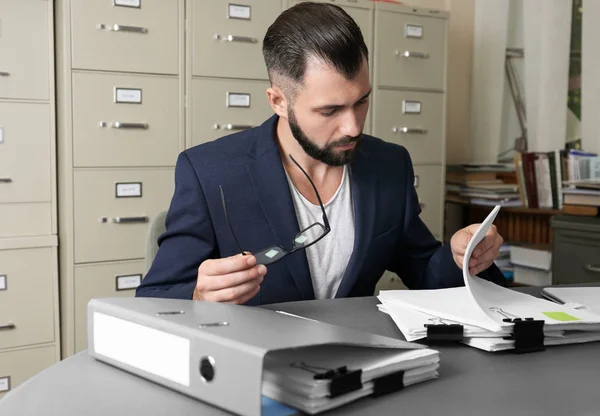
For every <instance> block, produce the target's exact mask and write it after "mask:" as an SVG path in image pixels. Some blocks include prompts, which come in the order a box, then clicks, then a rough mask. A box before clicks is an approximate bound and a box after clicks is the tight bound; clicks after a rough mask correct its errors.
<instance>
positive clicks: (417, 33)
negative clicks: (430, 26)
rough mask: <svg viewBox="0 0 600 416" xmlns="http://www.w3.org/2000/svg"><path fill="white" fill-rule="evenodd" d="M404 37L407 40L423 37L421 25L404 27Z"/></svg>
mask: <svg viewBox="0 0 600 416" xmlns="http://www.w3.org/2000/svg"><path fill="white" fill-rule="evenodd" d="M404 35H405V36H406V37H407V38H418V39H421V38H422V37H423V26H421V25H409V24H407V25H406V26H404Z"/></svg>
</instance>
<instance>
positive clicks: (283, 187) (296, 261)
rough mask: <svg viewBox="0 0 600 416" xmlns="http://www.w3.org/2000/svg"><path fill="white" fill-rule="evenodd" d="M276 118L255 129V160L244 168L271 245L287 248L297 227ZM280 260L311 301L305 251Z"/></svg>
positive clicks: (305, 298) (303, 297)
mask: <svg viewBox="0 0 600 416" xmlns="http://www.w3.org/2000/svg"><path fill="white" fill-rule="evenodd" d="M277 119H278V117H277V116H273V117H271V118H270V119H269V120H267V121H266V122H265V123H264V124H263V125H262V126H260V128H259V129H257V134H255V135H254V137H253V138H252V140H251V143H250V148H249V151H248V153H249V154H250V156H252V157H253V159H254V160H253V161H252V162H250V163H248V164H247V165H246V169H247V171H248V175H249V177H250V180H251V182H252V186H253V187H254V191H255V193H256V195H257V196H258V200H259V203H260V206H261V208H262V210H263V212H264V214H265V218H266V220H267V223H268V224H269V228H270V231H271V234H272V235H273V243H272V244H273V245H280V246H282V247H284V248H286V249H289V248H291V245H292V241H293V238H294V236H295V235H296V234H298V233H299V232H300V228H299V226H298V219H297V218H296V211H295V209H294V204H293V202H292V195H291V193H290V188H289V185H288V182H287V178H286V174H285V171H284V168H283V164H282V162H281V156H280V154H279V149H278V147H277V144H276V141H275V128H276V125H277ZM281 261H282V262H285V264H286V265H287V267H288V269H289V271H290V274H291V275H292V277H293V279H294V282H295V284H296V287H297V289H298V291H299V292H300V295H301V297H302V299H303V300H310V299H314V297H315V295H314V291H313V286H312V279H311V276H310V269H309V268H308V261H307V259H306V252H305V250H299V251H297V252H295V253H293V254H290V255H288V256H286V257H285V258H284V259H282V260H281Z"/></svg>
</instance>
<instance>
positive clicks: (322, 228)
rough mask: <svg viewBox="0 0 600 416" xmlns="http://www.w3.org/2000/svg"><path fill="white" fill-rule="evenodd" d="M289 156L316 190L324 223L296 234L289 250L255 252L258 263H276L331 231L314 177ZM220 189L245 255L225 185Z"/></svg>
mask: <svg viewBox="0 0 600 416" xmlns="http://www.w3.org/2000/svg"><path fill="white" fill-rule="evenodd" d="M289 156H290V159H292V162H294V164H295V165H296V166H298V168H299V169H300V170H301V171H302V173H304V175H305V176H306V178H307V179H308V181H309V182H310V184H311V185H312V187H313V189H314V190H315V194H316V195H317V200H318V201H319V205H320V206H321V211H322V212H323V223H320V222H315V223H314V224H312V225H310V226H308V227H306V228H305V229H304V230H302V231H300V232H299V233H298V234H296V236H295V237H294V239H293V240H292V248H291V249H290V250H287V249H285V248H283V247H281V246H278V245H273V246H268V247H265V248H263V249H262V250H259V251H258V252H257V253H254V257H256V264H264V265H268V264H272V263H275V262H276V261H279V260H281V259H282V258H284V257H285V256H287V255H288V254H292V253H293V252H295V251H298V250H301V249H305V248H307V247H310V246H312V245H313V244H315V243H317V242H318V241H319V240H321V239H322V238H323V237H325V236H326V235H327V234H328V233H329V231H331V227H330V226H329V221H328V220H327V214H325V207H324V206H323V202H322V201H321V196H320V195H319V192H318V191H317V187H316V186H315V184H314V183H313V181H312V179H310V176H308V174H307V173H306V172H305V171H304V169H302V166H300V165H299V164H298V162H296V160H295V159H294V158H293V157H292V155H289ZM219 189H220V190H221V202H222V204H223V212H224V213H225V219H226V220H227V225H228V226H229V231H231V235H232V237H233V239H234V241H235V244H236V245H237V246H238V249H239V250H240V252H241V253H242V255H245V252H244V250H242V246H241V245H240V243H239V241H238V239H237V237H236V236H235V233H234V232H233V227H232V226H231V222H230V221H229V215H228V214H227V204H226V203H225V194H224V193H223V187H222V186H221V185H219Z"/></svg>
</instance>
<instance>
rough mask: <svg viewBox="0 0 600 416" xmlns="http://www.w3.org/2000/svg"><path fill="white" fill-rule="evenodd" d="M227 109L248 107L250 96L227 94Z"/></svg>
mask: <svg viewBox="0 0 600 416" xmlns="http://www.w3.org/2000/svg"><path fill="white" fill-rule="evenodd" d="M227 107H250V94H240V93H234V92H228V93H227Z"/></svg>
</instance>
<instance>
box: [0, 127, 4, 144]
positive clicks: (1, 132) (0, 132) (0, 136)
mask: <svg viewBox="0 0 600 416" xmlns="http://www.w3.org/2000/svg"><path fill="white" fill-rule="evenodd" d="M2 143H4V127H2V126H0V144H2Z"/></svg>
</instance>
